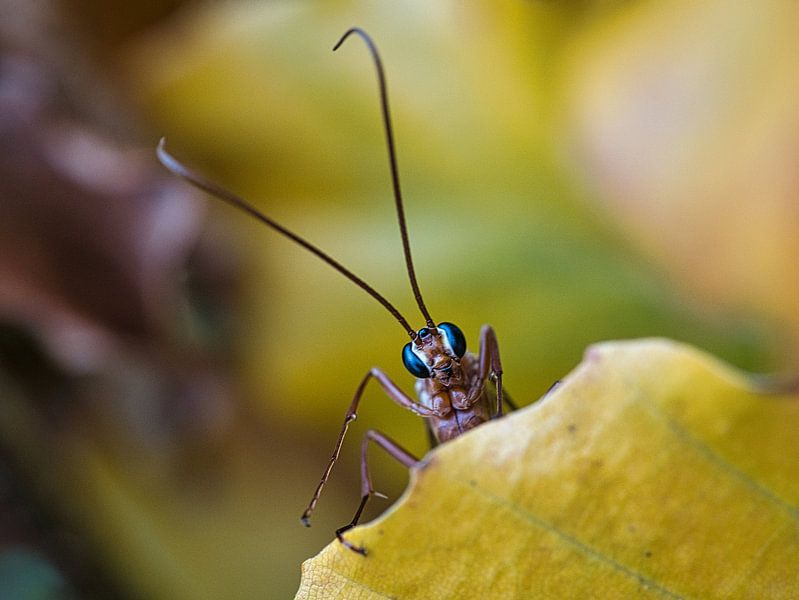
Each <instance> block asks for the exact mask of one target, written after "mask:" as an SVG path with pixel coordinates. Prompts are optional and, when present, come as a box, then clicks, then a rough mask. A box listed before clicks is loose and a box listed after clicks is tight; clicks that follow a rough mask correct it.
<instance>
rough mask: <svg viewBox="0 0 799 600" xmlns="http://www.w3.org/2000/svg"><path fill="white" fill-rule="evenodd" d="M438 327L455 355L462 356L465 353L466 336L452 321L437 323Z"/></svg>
mask: <svg viewBox="0 0 799 600" xmlns="http://www.w3.org/2000/svg"><path fill="white" fill-rule="evenodd" d="M438 329H439V331H443V332H444V335H445V336H447V341H448V342H449V346H450V348H452V351H453V352H454V353H455V356H457V357H458V358H462V357H463V355H464V354H466V338H465V337H464V335H463V332H462V331H461V330H460V328H459V327H458V326H457V325H453V324H452V323H439V324H438Z"/></svg>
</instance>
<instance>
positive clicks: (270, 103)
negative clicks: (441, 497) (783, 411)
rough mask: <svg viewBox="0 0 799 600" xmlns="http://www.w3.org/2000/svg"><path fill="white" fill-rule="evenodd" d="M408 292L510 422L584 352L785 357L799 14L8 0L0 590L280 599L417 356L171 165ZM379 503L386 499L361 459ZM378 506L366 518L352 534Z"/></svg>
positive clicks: (798, 111)
mask: <svg viewBox="0 0 799 600" xmlns="http://www.w3.org/2000/svg"><path fill="white" fill-rule="evenodd" d="M352 25H358V26H361V27H363V28H365V29H366V30H367V31H368V32H369V33H370V34H371V35H372V36H373V37H374V39H375V41H376V42H377V44H378V46H379V48H380V50H381V53H382V56H383V59H384V62H385V66H386V70H387V75H388V82H389V92H390V98H391V104H392V109H393V116H394V125H395V133H396V136H397V149H398V154H399V166H400V172H401V177H402V182H403V189H404V193H405V197H406V209H407V216H408V222H409V227H410V234H411V241H412V245H413V249H414V254H415V257H416V266H417V272H418V275H419V280H420V284H421V287H422V290H423V292H424V294H425V298H426V302H427V305H428V307H429V308H430V310H431V312H432V314H433V316H434V318H435V319H436V320H440V321H443V320H447V321H453V322H455V323H458V324H459V325H460V326H461V328H462V329H463V330H464V332H465V333H466V336H467V339H468V340H470V342H471V345H472V349H475V350H476V338H477V334H478V331H479V328H480V325H481V324H483V323H490V324H492V325H493V326H494V328H495V330H496V332H497V335H498V338H499V342H500V347H501V351H502V359H503V363H504V367H505V373H506V385H507V387H508V389H509V391H510V392H511V393H512V394H513V395H514V397H515V399H516V400H517V401H518V402H519V403H521V404H528V403H530V402H533V401H534V400H535V399H537V398H538V397H539V396H540V395H541V394H542V393H544V392H545V391H546V390H547V388H548V387H549V386H550V385H551V384H552V382H553V381H555V380H556V379H558V378H561V377H563V376H564V375H566V374H567V373H568V372H569V371H570V370H571V369H572V368H573V367H574V366H575V365H576V364H577V363H578V362H579V361H580V359H581V356H582V353H583V351H584V349H585V348H586V346H587V345H589V344H591V343H594V342H597V341H600V340H606V339H622V338H634V337H644V336H668V337H671V338H675V339H678V340H683V341H686V342H689V343H692V344H695V345H697V346H699V347H701V348H704V349H706V350H708V351H710V352H712V353H714V354H716V355H718V356H720V357H722V358H724V359H726V360H728V361H731V362H732V363H733V364H735V365H737V366H739V367H741V368H743V369H747V370H750V371H755V372H783V373H790V372H793V370H794V369H795V367H796V366H797V362H799V360H798V359H799V354H797V336H798V334H799V278H798V277H797V271H796V257H797V256H799V31H798V29H799V5H797V4H796V3H795V2H792V1H789V0H784V1H765V2H759V3H757V4H749V3H740V2H732V1H726V2H725V1H717V0H701V1H698V2H693V3H690V4H687V3H682V2H676V1H675V2H671V1H666V2H642V1H632V0H631V1H615V2H614V1H604V2H603V1H598V0H597V1H590V0H583V1H580V2H558V1H555V0H548V1H543V0H541V1H522V0H513V1H512V0H500V1H493V2H473V3H462V2H455V1H454V0H452V1H441V2H436V3H429V2H425V1H422V0H418V1H405V2H401V3H398V2H389V1H388V0H385V1H377V2H374V1H371V2H363V1H355V0H353V1H337V2H324V3H323V2H299V1H293V2H280V1H270V2H252V1H250V2H245V1H236V2H190V1H185V0H169V1H167V2H164V1H159V2H155V1H153V0H149V1H143V2H136V3H129V2H98V1H96V0H62V1H56V0H50V1H41V2H27V1H24V0H0V52H1V53H2V54H1V55H0V145H2V154H0V597H2V598H83V597H87V598H88V597H91V598H95V597H96V598H164V599H166V598H169V599H180V598H193V599H196V598H285V597H291V596H292V595H293V593H294V591H295V590H296V587H297V585H298V582H299V574H300V564H301V562H302V561H303V560H304V559H306V558H308V557H310V556H312V555H314V554H315V553H316V552H318V551H319V550H320V549H321V547H322V546H323V545H324V544H326V543H328V542H329V541H330V540H332V539H333V530H334V529H335V528H336V527H338V526H340V525H343V524H344V523H347V522H348V521H349V520H350V518H351V516H352V513H353V511H354V509H355V508H356V506H357V503H358V495H359V486H358V466H357V463H358V460H357V454H358V448H359V442H360V436H361V434H362V432H363V431H364V430H365V428H367V427H376V428H379V429H381V430H384V431H385V432H387V433H388V434H389V435H391V436H392V437H394V438H395V439H397V440H399V441H401V442H402V443H404V444H405V445H406V446H407V447H408V448H409V449H411V450H412V451H413V452H415V453H418V454H420V455H421V454H423V453H424V452H425V449H426V440H425V435H424V428H423V424H422V423H421V421H420V420H419V419H418V418H416V417H414V416H413V415H411V414H410V413H406V412H405V411H402V410H401V409H399V408H398V407H396V406H394V405H393V404H392V403H391V402H390V401H388V400H387V399H386V398H385V397H384V395H383V394H382V393H381V392H380V391H379V389H378V388H377V386H375V387H372V388H371V389H369V390H368V392H367V394H366V397H365V400H364V402H363V404H362V411H361V415H360V418H359V420H358V421H357V423H356V424H355V425H354V426H353V427H352V428H351V433H350V437H349V438H348V440H347V442H346V444H345V446H344V450H343V453H342V459H341V461H340V463H339V465H338V467H337V468H336V470H335V471H334V476H333V479H332V480H331V483H330V485H329V487H328V488H327V489H326V493H325V495H324V496H323V497H322V500H321V502H320V504H319V507H318V510H317V512H316V514H315V515H314V517H315V521H314V526H313V527H312V528H311V529H305V528H303V527H302V526H301V525H300V523H299V516H300V514H301V513H302V511H303V509H304V508H305V506H306V504H307V502H308V500H309V499H310V496H311V494H312V492H313V490H314V488H315V486H316V484H317V482H318V478H319V477H320V475H321V473H322V470H323V468H324V466H325V463H326V460H327V459H328V457H329V454H330V452H331V450H332V447H333V443H334V441H335V438H336V435H337V433H338V429H339V427H340V423H341V419H342V417H343V415H344V412H345V410H346V408H347V406H348V403H349V401H350V399H351V396H352V393H353V392H354V390H355V388H356V386H357V384H358V382H359V381H360V379H361V377H362V376H363V375H364V374H365V373H366V371H367V370H368V369H369V368H370V367H372V366H380V367H382V368H383V369H385V370H386V371H387V373H388V374H389V375H390V376H391V377H392V378H394V379H395V381H397V382H398V383H399V384H400V385H401V386H402V387H403V388H404V389H405V390H407V391H408V392H411V391H412V379H411V377H410V376H409V375H408V374H407V373H406V372H405V370H404V368H403V367H402V364H401V361H400V358H399V357H400V350H401V348H402V345H403V344H404V343H405V342H406V336H405V334H404V333H403V331H402V329H401V328H399V327H397V325H396V324H395V322H394V321H393V320H392V318H391V316H390V315H388V313H386V312H385V311H384V310H383V309H382V308H381V307H380V306H379V305H378V304H377V303H376V302H374V301H373V300H372V299H370V298H369V297H368V296H367V295H366V294H364V293H363V292H361V291H360V290H358V289H357V288H356V287H355V286H353V285H352V284H351V283H349V282H347V281H346V280H344V279H343V278H342V277H340V276H338V275H337V274H336V273H335V272H333V271H332V270H331V269H329V268H328V267H326V266H325V265H324V264H322V263H321V262H320V261H318V260H316V259H315V258H313V257H312V256H310V255H308V254H307V253H306V252H304V251H303V250H301V249H300V248H298V247H296V246H294V245H292V244H291V243H289V242H288V241H286V240H285V239H283V238H281V237H279V236H277V235H276V234H274V233H273V232H271V231H269V230H267V229H266V228H264V227H262V226H260V225H258V224H257V223H255V222H254V221H251V220H249V219H247V218H246V217H244V216H242V215H240V214H238V213H236V212H235V211H233V210H232V209H230V208H229V207H226V206H219V205H218V204H217V203H215V202H214V201H213V200H208V199H206V198H204V197H202V196H201V195H200V194H199V193H196V192H195V191H193V190H192V189H190V188H189V187H188V186H186V185H185V184H183V183H182V182H180V181H178V180H176V178H174V177H172V176H170V175H169V174H168V173H167V172H166V171H165V170H164V169H163V168H162V167H161V166H160V165H159V164H158V163H157V162H156V159H155V154H154V148H155V145H156V143H157V141H158V139H159V137H160V136H161V135H165V136H167V138H168V140H169V148H170V150H171V151H172V152H173V153H174V154H176V155H177V156H178V157H180V158H181V159H183V160H184V161H186V162H187V163H189V164H191V165H194V166H195V167H197V168H199V169H201V170H202V171H203V172H204V173H206V174H207V175H208V176H209V177H212V178H214V179H216V180H218V181H220V182H223V183H224V184H225V185H226V186H227V187H229V188H232V189H234V190H236V191H238V192H240V193H241V194H243V195H245V196H246V197H248V198H250V199H251V200H252V201H253V202H254V203H255V204H257V205H258V206H259V207H261V208H262V209H263V210H265V211H266V212H268V214H269V215H271V216H272V217H274V218H275V219H277V220H278V221H279V222H281V223H283V224H285V225H286V226H288V227H290V228H291V229H293V230H294V231H296V232H298V233H300V234H301V235H304V236H306V237H307V238H309V239H310V240H312V241H313V242H315V243H317V244H318V245H319V246H321V247H322V248H324V249H326V250H327V251H329V252H330V253H331V254H332V255H334V256H335V257H337V258H339V259H340V260H342V262H344V263H345V264H346V265H348V266H349V267H351V268H352V269H353V270H354V271H355V272H356V273H358V274H360V275H361V276H363V277H364V278H365V279H366V280H367V281H368V282H370V283H371V284H372V285H374V286H375V287H376V288H377V289H378V290H380V291H381V292H382V293H383V294H385V295H386V296H387V297H388V298H389V299H390V300H391V301H392V302H394V303H395V304H396V305H397V306H398V308H399V309H400V311H401V312H402V313H403V314H405V315H406V317H407V318H408V319H409V320H410V321H411V323H412V324H414V325H415V326H421V325H422V324H423V322H422V320H421V318H420V317H419V316H418V314H417V311H416V309H415V305H414V303H413V298H412V295H411V293H410V289H409V286H408V283H407V278H406V275H405V272H404V268H403V260H402V254H401V246H400V240H399V235H398V231H397V225H396V221H395V216H394V209H393V206H392V200H391V187H390V179H389V173H388V167H387V158H386V150H385V141H384V138H383V133H382V124H381V122H380V113H379V103H378V96H377V89H376V82H375V76H374V71H373V66H372V63H371V61H370V58H369V55H368V53H367V52H366V50H365V48H364V47H363V44H362V43H361V42H360V40H356V39H353V40H351V41H350V42H348V43H347V44H346V45H345V46H344V47H342V49H341V50H340V51H339V52H337V53H336V54H333V53H332V52H331V51H330V50H331V48H332V45H333V44H334V42H335V41H336V40H337V39H338V37H339V36H340V35H341V34H342V33H343V32H344V31H345V30H346V29H347V28H348V27H350V26H352ZM371 464H372V465H373V472H374V477H375V483H376V487H377V488H378V489H380V490H381V491H383V492H386V493H387V494H389V496H390V497H391V498H392V501H393V499H395V498H396V497H397V496H398V495H399V494H401V492H402V490H403V488H404V486H405V484H406V482H407V475H406V473H405V472H404V470H403V469H402V468H401V467H399V466H397V465H395V464H393V463H392V462H391V461H390V460H388V459H386V458H384V457H382V456H380V455H378V453H374V455H373V457H372V460H371ZM390 502H391V501H389V502H384V501H380V500H374V501H373V502H372V503H371V506H370V509H369V511H368V516H369V517H373V516H375V515H376V514H379V513H380V512H381V511H383V510H385V508H387V507H388V506H389V505H390Z"/></svg>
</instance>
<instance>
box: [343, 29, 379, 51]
mask: <svg viewBox="0 0 799 600" xmlns="http://www.w3.org/2000/svg"><path fill="white" fill-rule="evenodd" d="M353 33H355V34H357V35H359V36H361V37H362V38H363V39H364V41H365V42H366V43H367V44H368V45H369V47H370V48H372V50H373V51H374V45H375V43H374V42H373V41H372V38H371V37H369V34H368V33H366V32H365V31H364V30H363V29H361V28H360V27H350V28H349V29H348V30H347V31H345V32H344V35H342V36H341V37H340V38H339V40H338V41H337V42H336V45H335V46H333V52H335V51H336V50H338V49H339V48H340V47H341V44H343V43H344V42H345V40H346V39H347V38H348V37H350V36H351V35H352V34H353Z"/></svg>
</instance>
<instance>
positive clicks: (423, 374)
mask: <svg viewBox="0 0 799 600" xmlns="http://www.w3.org/2000/svg"><path fill="white" fill-rule="evenodd" d="M402 363H403V364H404V365H405V368H406V369H408V371H410V373H411V375H413V376H414V377H418V378H419V379H425V378H427V377H430V370H429V369H428V368H427V365H425V364H424V363H423V362H422V359H420V358H419V357H418V356H416V355H415V354H414V353H413V350H412V349H411V343H410V342H408V343H407V344H405V347H404V348H403V349H402Z"/></svg>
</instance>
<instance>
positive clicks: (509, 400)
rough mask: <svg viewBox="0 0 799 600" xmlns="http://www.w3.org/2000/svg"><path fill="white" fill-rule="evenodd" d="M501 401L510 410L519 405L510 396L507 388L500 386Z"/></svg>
mask: <svg viewBox="0 0 799 600" xmlns="http://www.w3.org/2000/svg"><path fill="white" fill-rule="evenodd" d="M502 401H503V402H504V403H505V404H507V405H508V408H509V409H511V410H518V409H519V406H518V405H517V404H516V402H515V401H514V400H513V398H511V396H510V394H509V393H508V390H507V389H506V388H502Z"/></svg>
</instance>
